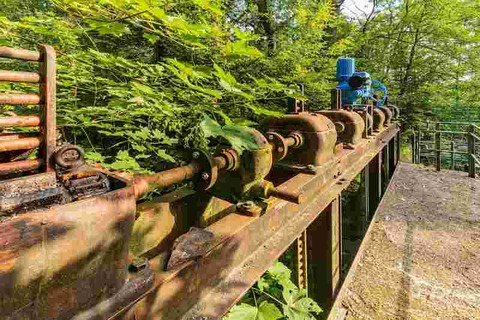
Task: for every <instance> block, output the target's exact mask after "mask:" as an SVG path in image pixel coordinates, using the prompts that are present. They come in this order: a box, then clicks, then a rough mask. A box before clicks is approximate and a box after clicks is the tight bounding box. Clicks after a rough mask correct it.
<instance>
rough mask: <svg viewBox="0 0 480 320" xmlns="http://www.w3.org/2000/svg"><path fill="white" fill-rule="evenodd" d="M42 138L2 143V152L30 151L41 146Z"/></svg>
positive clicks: (0, 143) (0, 144) (0, 147)
mask: <svg viewBox="0 0 480 320" xmlns="http://www.w3.org/2000/svg"><path fill="white" fill-rule="evenodd" d="M40 143H41V139H40V138H38V137H37V138H21V139H17V140H7V141H0V152H6V151H15V150H28V149H33V148H36V147H38V146H39V145H40Z"/></svg>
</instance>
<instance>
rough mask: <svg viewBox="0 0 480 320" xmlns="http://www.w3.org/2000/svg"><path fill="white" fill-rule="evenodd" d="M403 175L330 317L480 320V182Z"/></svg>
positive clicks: (414, 172) (423, 172)
mask: <svg viewBox="0 0 480 320" xmlns="http://www.w3.org/2000/svg"><path fill="white" fill-rule="evenodd" d="M397 170H398V171H397V172H396V173H395V177H394V180H393V181H392V183H391V184H390V187H389V192H388V193H387V194H386V196H385V198H384V200H383V202H382V204H381V206H380V208H379V209H378V210H377V213H376V215H375V217H374V220H373V222H372V224H371V225H370V228H369V231H368V232H367V235H366V238H365V240H364V242H363V243H362V246H361V247H360V253H359V255H358V256H357V258H356V259H355V261H354V263H353V265H352V269H351V271H352V272H350V273H349V275H348V277H347V278H346V281H345V285H344V286H343V287H342V289H341V291H340V293H339V298H338V299H337V301H336V303H335V305H334V308H333V309H332V312H331V313H330V316H329V319H480V179H472V178H468V177H467V174H466V173H460V172H452V171H442V172H440V173H438V172H435V171H432V170H431V169H425V168H422V167H419V166H417V165H411V164H400V165H399V167H398V169H397Z"/></svg>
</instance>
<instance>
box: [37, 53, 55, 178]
mask: <svg viewBox="0 0 480 320" xmlns="http://www.w3.org/2000/svg"><path fill="white" fill-rule="evenodd" d="M39 50H40V61H41V62H40V65H39V73H40V76H41V83H40V96H41V97H42V105H41V111H40V112H41V115H40V119H41V123H42V126H41V134H42V136H43V145H42V146H41V148H40V150H39V154H40V157H41V159H42V160H43V163H44V165H45V171H47V172H50V171H54V170H55V164H54V159H53V154H54V153H55V148H56V146H57V118H56V113H57V109H56V86H57V80H56V78H57V74H56V66H55V59H56V58H55V50H54V49H53V48H52V47H51V46H48V45H40V47H39Z"/></svg>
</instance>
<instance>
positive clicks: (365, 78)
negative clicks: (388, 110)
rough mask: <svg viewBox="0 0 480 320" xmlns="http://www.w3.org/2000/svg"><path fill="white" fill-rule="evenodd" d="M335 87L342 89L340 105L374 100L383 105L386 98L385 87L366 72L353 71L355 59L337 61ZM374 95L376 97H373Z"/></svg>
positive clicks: (377, 104) (376, 103) (378, 104)
mask: <svg viewBox="0 0 480 320" xmlns="http://www.w3.org/2000/svg"><path fill="white" fill-rule="evenodd" d="M337 81H338V82H339V83H338V86H337V89H340V90H341V91H342V105H356V104H364V103H365V102H366V100H368V99H373V100H375V101H376V102H375V105H376V106H383V105H384V104H385V101H386V99H387V88H386V87H385V85H384V84H383V83H381V82H380V81H378V80H373V81H372V79H371V77H370V74H369V73H368V72H363V71H360V72H356V71H355V59H353V58H340V59H338V61H337ZM374 95H375V96H376V97H377V98H375V97H374Z"/></svg>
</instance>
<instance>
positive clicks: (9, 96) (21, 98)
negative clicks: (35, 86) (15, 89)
mask: <svg viewBox="0 0 480 320" xmlns="http://www.w3.org/2000/svg"><path fill="white" fill-rule="evenodd" d="M40 101H41V99H40V96H39V95H38V94H33V93H6V94H5V93H4V94H0V104H23V105H30V104H40Z"/></svg>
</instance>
